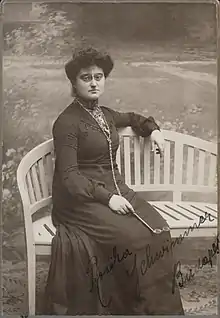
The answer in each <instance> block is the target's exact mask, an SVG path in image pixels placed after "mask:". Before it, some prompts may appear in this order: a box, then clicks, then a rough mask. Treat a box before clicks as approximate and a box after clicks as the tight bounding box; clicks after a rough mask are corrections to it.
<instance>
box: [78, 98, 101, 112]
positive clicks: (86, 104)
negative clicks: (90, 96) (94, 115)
mask: <svg viewBox="0 0 220 318" xmlns="http://www.w3.org/2000/svg"><path fill="white" fill-rule="evenodd" d="M74 101H75V102H77V103H78V104H79V105H81V106H83V107H85V108H87V109H91V110H93V109H95V108H96V107H97V106H98V99H96V100H92V101H91V100H86V99H84V98H82V97H81V96H76V97H75V99H74Z"/></svg>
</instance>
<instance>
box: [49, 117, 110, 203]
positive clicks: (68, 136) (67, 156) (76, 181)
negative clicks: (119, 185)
mask: <svg viewBox="0 0 220 318" xmlns="http://www.w3.org/2000/svg"><path fill="white" fill-rule="evenodd" d="M53 140H54V150H55V156H56V170H57V172H58V173H59V175H60V177H61V181H62V182H63V184H64V186H65V187H66V188H67V189H68V191H69V192H70V193H71V194H72V195H74V196H76V197H77V199H79V200H85V199H89V200H91V199H92V200H96V201H99V202H101V203H103V204H106V205H108V202H109V200H110V198H111V196H112V193H111V192H109V191H108V190H107V189H106V188H105V187H104V183H103V182H98V181H95V180H92V179H88V178H87V177H86V176H84V175H83V174H82V173H80V171H79V169H78V163H77V148H78V128H77V125H74V124H73V125H71V128H70V127H69V128H68V125H65V123H60V122H55V124H54V126H53Z"/></svg>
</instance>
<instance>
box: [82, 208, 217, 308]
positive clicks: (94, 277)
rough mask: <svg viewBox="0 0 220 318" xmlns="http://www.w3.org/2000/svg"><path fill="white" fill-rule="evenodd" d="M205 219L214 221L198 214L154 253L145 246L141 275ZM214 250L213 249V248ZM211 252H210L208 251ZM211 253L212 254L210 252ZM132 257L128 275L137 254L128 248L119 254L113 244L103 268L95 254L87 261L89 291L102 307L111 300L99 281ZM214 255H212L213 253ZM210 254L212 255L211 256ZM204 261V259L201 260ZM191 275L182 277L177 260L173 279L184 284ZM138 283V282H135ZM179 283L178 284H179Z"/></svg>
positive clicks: (133, 267)
mask: <svg viewBox="0 0 220 318" xmlns="http://www.w3.org/2000/svg"><path fill="white" fill-rule="evenodd" d="M207 219H209V221H210V222H212V221H214V219H213V218H212V215H211V214H210V213H207V212H205V216H202V215H200V216H199V221H198V223H196V222H195V223H194V224H193V225H192V226H189V227H188V228H187V229H186V230H185V231H184V232H183V234H180V235H179V237H177V238H175V239H174V240H172V241H170V240H167V242H168V243H167V244H163V245H162V247H161V249H160V250H158V251H157V252H156V253H155V252H154V254H153V253H152V251H151V246H150V245H149V244H148V245H147V246H146V247H145V255H144V258H143V259H142V260H141V263H140V268H139V270H140V273H141V275H142V276H144V275H145V274H146V273H147V271H148V269H150V268H151V267H152V266H153V265H154V264H155V263H156V262H157V261H158V260H160V259H162V258H163V257H164V255H165V254H166V253H170V252H171V253H172V250H173V248H174V247H175V246H176V244H178V245H179V244H181V243H182V242H183V241H184V239H185V237H188V236H189V234H190V232H192V231H193V230H194V229H198V228H199V227H200V226H201V224H203V223H204V222H205V221H206V220H207ZM213 251H214V249H213ZM209 253H211V252H209ZM210 255H212V254H210ZM131 256H132V257H133V259H132V268H131V270H130V271H128V270H127V269H126V273H127V275H128V276H130V277H131V276H132V275H133V274H134V273H135V271H136V269H137V254H136V253H133V252H131V251H129V249H125V250H124V251H123V252H122V253H121V254H119V253H118V251H117V247H116V246H114V247H113V249H112V256H111V257H110V261H109V263H108V264H106V265H105V266H104V268H102V269H100V267H99V261H98V258H97V256H92V257H91V258H90V259H89V262H88V268H87V272H86V273H87V275H90V277H91V287H90V292H92V291H93V290H94V289H96V291H97V295H98V298H99V300H100V303H101V305H102V306H103V307H108V306H110V304H111V301H112V297H111V296H110V297H109V299H108V301H104V299H103V296H102V292H101V282H102V280H103V278H104V277H105V276H106V275H108V274H109V273H111V272H112V271H113V269H114V267H115V266H116V265H117V264H119V263H122V262H123V261H125V260H126V259H127V258H128V257H131ZM213 256H214V255H213ZM213 256H212V257H213ZM203 263H204V261H203ZM192 276H193V272H192V270H191V271H190V272H189V273H188V276H187V277H185V280H184V277H183V274H182V271H181V263H180V262H178V263H177V264H175V267H174V275H173V281H175V279H176V278H177V279H179V280H180V282H179V284H180V285H184V284H186V282H187V281H189V280H190V279H192ZM137 284H138V282H137ZM180 285H179V286H180ZM173 286H174V282H173ZM172 289H173V290H175V288H174V287H173V288H172Z"/></svg>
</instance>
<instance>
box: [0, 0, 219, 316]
mask: <svg viewBox="0 0 220 318" xmlns="http://www.w3.org/2000/svg"><path fill="white" fill-rule="evenodd" d="M61 2H62V3H65V2H66V3H89V4H91V3H154V4H156V3H161V4H163V3H189V4H200V3H201V4H203V3H206V4H214V5H215V6H216V26H217V39H216V40H217V50H216V52H217V53H216V59H217V112H218V115H217V120H218V125H217V127H218V128H217V134H218V139H217V143H218V145H217V146H218V157H220V147H219V145H220V125H219V121H220V118H219V117H220V2H219V1H218V0H179V1H178V0H137V1H135V0H133V1H129V0H112V1H111V0H100V1H98V0H87V1H86V0H69V1H65V0H64V1H58V0H46V1H40V0H35V1H31V0H26V1H25V0H23V1H22V0H21V1H19V0H17V1H16V0H14V1H11V0H2V1H1V3H0V73H1V79H0V172H1V177H0V315H1V316H2V315H3V290H4V286H3V285H2V284H3V279H2V256H3V255H2V249H3V248H2V235H3V217H2V215H3V211H2V190H3V182H2V160H3V142H4V136H3V123H4V118H3V105H4V101H3V55H4V54H3V52H4V48H3V46H4V34H3V24H4V4H6V3H14V4H19V3H21V4H22V3H23V4H24V3H61ZM217 176H218V180H219V177H220V161H219V160H218V161H217ZM217 189H218V190H217V192H218V193H217V195H218V203H217V205H218V213H219V210H220V203H219V195H220V186H219V182H218V187H217ZM219 233H220V220H219V214H218V236H219ZM219 267H220V256H219V254H218V255H217V284H218V299H217V312H218V313H220V269H219ZM16 316H19V315H16ZM21 316H23V315H21ZM42 317H44V315H42ZM45 317H50V316H45ZM51 317H54V316H51ZM60 317H61V316H60ZM76 317H77V316H76ZM78 317H80V316H78ZM85 317H86V316H85ZM88 317H98V316H88ZM113 317H119V316H113ZM120 317H128V316H120ZM134 317H135V316H134ZM149 317H151V316H149ZM152 317H157V316H152ZM164 317H165V316H164ZM173 317H174V318H175V317H179V316H173ZM196 317H217V315H214V316H213V315H212V316H206V315H205V316H203V315H200V316H197V315H196Z"/></svg>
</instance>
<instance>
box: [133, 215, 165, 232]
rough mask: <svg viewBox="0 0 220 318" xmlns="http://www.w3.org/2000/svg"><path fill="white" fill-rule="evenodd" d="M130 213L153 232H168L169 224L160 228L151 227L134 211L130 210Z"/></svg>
mask: <svg viewBox="0 0 220 318" xmlns="http://www.w3.org/2000/svg"><path fill="white" fill-rule="evenodd" d="M132 214H133V215H134V216H135V217H136V218H137V219H138V220H139V221H141V223H142V224H144V225H145V226H146V227H147V228H149V229H150V230H151V231H152V232H153V233H154V234H160V233H162V232H169V231H170V228H169V226H164V227H163V228H162V229H153V228H152V227H151V226H150V225H149V224H148V223H147V222H145V221H144V220H143V219H142V218H141V217H140V216H139V215H138V214H137V213H136V212H132Z"/></svg>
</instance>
